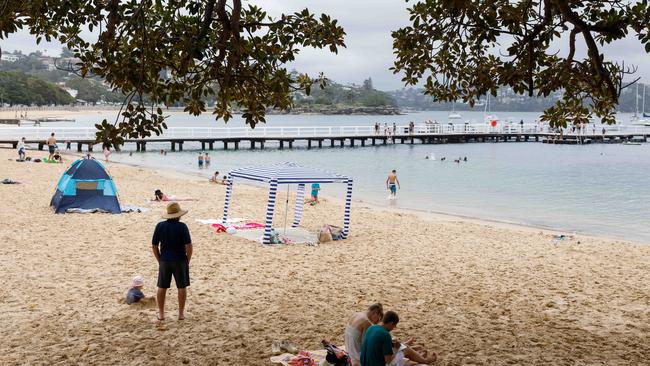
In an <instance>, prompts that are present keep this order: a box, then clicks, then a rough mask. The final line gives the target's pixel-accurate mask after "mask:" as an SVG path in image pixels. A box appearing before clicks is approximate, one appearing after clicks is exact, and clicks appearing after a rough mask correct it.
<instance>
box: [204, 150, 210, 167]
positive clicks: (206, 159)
mask: <svg viewBox="0 0 650 366" xmlns="http://www.w3.org/2000/svg"><path fill="white" fill-rule="evenodd" d="M203 160H204V161H205V167H206V168H207V167H208V165H210V155H208V153H205V158H203Z"/></svg>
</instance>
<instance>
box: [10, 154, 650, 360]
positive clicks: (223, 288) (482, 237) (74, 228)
mask: <svg viewBox="0 0 650 366" xmlns="http://www.w3.org/2000/svg"><path fill="white" fill-rule="evenodd" d="M14 155H15V151H13V150H1V151H0V179H3V178H12V179H15V180H25V181H27V182H28V183H27V184H23V185H0V197H1V198H2V201H1V203H2V205H3V208H2V222H3V225H2V226H1V227H0V239H1V241H2V243H3V245H2V246H0V262H1V263H2V271H1V272H0V273H2V277H3V278H2V280H3V286H2V287H1V288H0V298H1V299H2V301H0V339H1V340H2V341H1V342H0V364H2V365H17V364H29V365H35V364H36V365H38V364H48V365H68V364H89V365H91V364H92V365H106V364H120V365H140V364H150V365H178V364H194V365H268V364H269V361H268V359H269V357H270V356H271V343H272V341H273V340H275V339H284V338H289V339H291V340H293V341H294V342H295V343H297V344H299V345H300V346H301V347H302V348H305V349H318V348H319V341H320V340H321V339H323V338H330V339H332V340H333V341H334V342H335V343H341V342H342V337H343V328H344V324H345V320H346V318H347V317H348V316H349V314H350V313H352V312H353V311H357V310H361V309H363V308H365V307H366V306H367V305H369V304H371V303H373V302H376V301H380V302H382V303H383V304H384V306H385V308H386V309H392V310H395V311H397V312H398V313H399V315H400V318H401V322H400V323H399V325H398V327H397V329H396V330H395V331H394V335H395V336H396V337H398V338H406V337H415V338H417V339H418V340H419V341H420V342H421V343H423V344H425V345H427V346H428V347H429V348H430V349H431V350H434V351H436V352H438V354H439V361H438V363H437V364H439V365H461V364H462V365H506V364H526V365H601V364H602V365H605V364H606V365H637V364H647V362H648V359H650V271H649V270H648V268H650V245H644V244H634V243H628V242H623V241H615V240H608V239H599V238H590V237H582V236H577V237H574V238H570V239H567V240H564V241H562V242H559V243H557V244H554V241H553V237H552V235H551V234H549V233H545V232H540V231H539V230H533V229H530V228H517V227H511V226H508V227H505V226H500V225H495V224H492V223H481V222H476V221H467V220H460V219H455V218H445V219H441V218H439V217H436V216H430V217H425V216H423V215H415V214H408V213H404V212H390V211H386V210H383V211H380V210H376V209H374V208H372V207H370V206H367V205H365V204H363V203H355V204H354V205H353V210H352V226H351V236H350V238H349V239H348V240H346V241H343V242H334V243H325V244H322V245H320V246H318V247H309V246H277V247H263V246H261V245H259V244H256V243H254V242H251V241H247V240H245V239H242V238H237V237H233V236H230V235H227V234H215V233H214V231H213V230H212V229H211V228H210V227H209V226H206V225H200V224H198V223H197V222H195V219H206V218H219V217H220V215H221V212H222V206H223V197H224V186H220V185H213V184H210V183H208V182H207V181H206V180H204V179H200V178H198V177H191V176H183V175H180V174H176V173H172V172H156V171H148V170H143V169H139V168H133V167H127V166H122V165H117V164H112V163H111V164H109V165H108V166H109V169H110V172H111V173H112V175H113V177H114V179H115V181H116V183H117V185H118V189H119V190H120V200H121V202H122V203H128V204H135V205H145V206H147V207H149V208H151V209H152V210H151V211H149V212H147V213H140V214H136V213H132V214H123V215H109V214H91V215H80V214H66V215H55V214H53V212H52V210H51V208H49V207H48V205H49V201H50V198H51V195H52V193H53V191H54V187H55V184H56V182H57V180H58V178H59V176H60V174H61V173H62V171H63V170H64V169H65V166H67V164H65V165H56V164H37V163H18V162H14V161H9V160H8V158H14ZM214 168H218V167H214ZM157 188H160V189H162V190H163V192H165V193H168V194H175V195H178V196H185V197H194V198H198V199H199V200H200V201H198V202H183V203H182V206H183V207H185V208H188V209H189V214H188V215H186V216H185V217H184V218H183V220H184V221H185V222H186V223H188V225H189V228H190V231H191V234H192V238H193V242H194V244H195V245H194V258H193V260H192V263H191V269H190V271H191V277H192V286H191V287H190V289H189V291H188V304H187V319H186V320H184V321H178V320H176V319H175V312H176V311H177V305H176V293H175V290H174V289H172V290H171V292H170V293H169V294H168V304H167V311H168V314H167V316H168V319H167V320H166V321H164V322H162V323H161V322H158V321H157V320H156V317H155V310H154V309H153V308H152V307H151V306H131V307H129V306H127V305H124V304H121V303H120V301H119V300H120V299H121V297H122V296H123V294H124V292H125V291H126V289H127V287H128V285H129V282H130V278H131V277H132V276H133V275H134V274H136V273H138V274H142V275H143V276H144V278H145V288H144V292H145V294H147V295H152V294H153V293H154V291H155V284H156V274H157V264H156V262H155V260H154V259H153V256H152V254H151V249H150V240H151V234H152V231H153V228H154V226H155V224H156V223H157V222H158V221H159V213H160V211H161V210H162V206H161V205H159V204H153V203H150V202H146V199H148V198H150V197H152V195H153V191H154V190H155V189H157ZM323 188H324V190H325V192H326V190H327V187H326V186H325V187H323ZM233 200H234V207H233V208H232V211H231V213H232V215H233V216H246V217H250V218H257V219H259V220H261V219H262V218H263V217H264V209H265V207H264V205H265V200H266V193H265V191H263V190H260V189H258V188H255V187H245V186H242V185H237V186H236V187H235V189H234V195H233ZM279 201H280V202H283V199H280V200H279ZM278 212H279V213H278V215H276V223H277V224H278V225H282V215H281V213H282V212H283V208H282V204H280V207H279V209H278ZM290 213H291V210H290ZM342 213H343V209H342V205H341V202H340V201H336V200H332V199H325V200H324V202H323V203H322V204H320V205H318V206H306V207H305V211H304V219H303V223H304V227H306V228H309V229H315V228H317V227H319V225H320V224H322V223H324V222H326V223H339V222H340V221H341V219H342Z"/></svg>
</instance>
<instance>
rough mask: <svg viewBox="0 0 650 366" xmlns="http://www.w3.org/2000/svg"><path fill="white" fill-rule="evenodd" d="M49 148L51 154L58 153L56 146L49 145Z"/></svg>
mask: <svg viewBox="0 0 650 366" xmlns="http://www.w3.org/2000/svg"><path fill="white" fill-rule="evenodd" d="M47 148H48V150H49V151H50V154H54V152H55V151H56V146H54V145H48V147H47Z"/></svg>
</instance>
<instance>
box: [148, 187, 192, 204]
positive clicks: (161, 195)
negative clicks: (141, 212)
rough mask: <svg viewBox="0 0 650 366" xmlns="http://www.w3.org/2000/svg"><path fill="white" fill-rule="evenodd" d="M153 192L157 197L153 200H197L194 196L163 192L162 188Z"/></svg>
mask: <svg viewBox="0 0 650 366" xmlns="http://www.w3.org/2000/svg"><path fill="white" fill-rule="evenodd" d="M153 194H154V197H155V198H154V199H153V201H163V202H167V201H196V199H194V198H178V197H176V196H168V195H166V194H164V193H162V191H161V190H160V189H156V191H155V192H154V193H153Z"/></svg>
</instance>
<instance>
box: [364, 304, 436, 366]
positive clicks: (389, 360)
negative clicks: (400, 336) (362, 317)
mask: <svg viewBox="0 0 650 366" xmlns="http://www.w3.org/2000/svg"><path fill="white" fill-rule="evenodd" d="M397 323H399V317H398V316H397V313H395V312H393V311H387V312H386V314H384V317H383V319H382V321H381V323H380V324H376V325H371V326H370V327H369V328H368V329H367V330H366V332H365V334H364V337H363V343H362V344H361V366H374V365H388V366H404V365H406V364H407V362H408V361H413V362H415V363H419V364H426V365H429V364H432V363H434V362H435V361H436V359H437V355H436V354H435V353H434V352H431V354H428V353H427V351H422V350H421V347H417V346H414V345H413V343H414V341H413V340H412V339H410V340H408V341H406V342H400V341H398V340H393V339H392V337H391V336H390V332H391V331H392V330H393V329H395V327H397Z"/></svg>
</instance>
